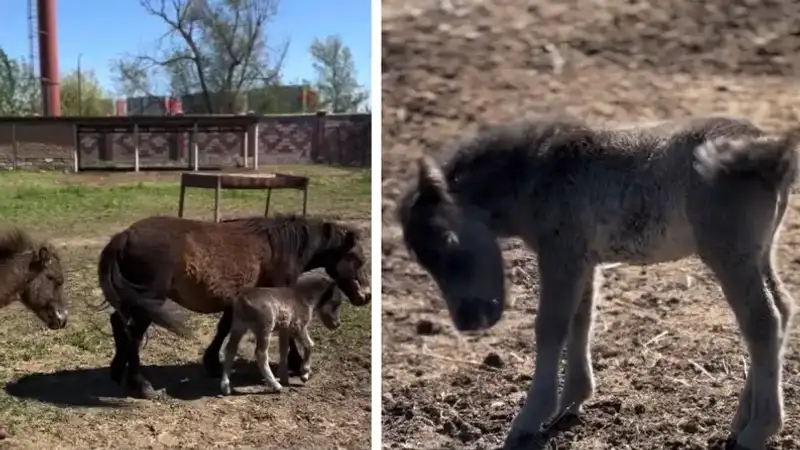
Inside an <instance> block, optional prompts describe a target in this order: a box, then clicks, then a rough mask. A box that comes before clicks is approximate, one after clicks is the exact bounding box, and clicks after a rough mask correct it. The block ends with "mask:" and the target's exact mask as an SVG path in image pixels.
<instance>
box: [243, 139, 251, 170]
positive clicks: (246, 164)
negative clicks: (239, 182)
mask: <svg viewBox="0 0 800 450" xmlns="http://www.w3.org/2000/svg"><path fill="white" fill-rule="evenodd" d="M249 140H250V133H248V130H244V134H242V157H244V168H245V169H247V168H248V167H250V164H249V163H248V162H247V156H248V155H247V143H248V141H249Z"/></svg>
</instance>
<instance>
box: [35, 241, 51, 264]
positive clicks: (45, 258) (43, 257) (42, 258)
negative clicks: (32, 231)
mask: <svg viewBox="0 0 800 450" xmlns="http://www.w3.org/2000/svg"><path fill="white" fill-rule="evenodd" d="M52 256H53V255H51V254H50V249H49V248H47V247H45V246H42V247H40V248H39V251H38V252H37V253H36V257H37V261H38V262H39V264H41V265H43V266H46V265H47V264H48V263H49V262H50V259H51V258H52Z"/></svg>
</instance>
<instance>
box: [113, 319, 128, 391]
mask: <svg viewBox="0 0 800 450" xmlns="http://www.w3.org/2000/svg"><path fill="white" fill-rule="evenodd" d="M126 327H127V325H125V321H124V320H122V316H120V315H119V313H118V312H116V311H114V312H113V313H111V334H112V335H113V336H114V358H113V359H112V360H111V366H110V367H109V370H110V372H111V380H112V381H114V382H115V383H117V384H119V385H121V384H122V378H123V377H124V376H125V369H126V368H127V365H128V346H129V345H130V344H129V343H128V332H127V331H126V330H125V328H126Z"/></svg>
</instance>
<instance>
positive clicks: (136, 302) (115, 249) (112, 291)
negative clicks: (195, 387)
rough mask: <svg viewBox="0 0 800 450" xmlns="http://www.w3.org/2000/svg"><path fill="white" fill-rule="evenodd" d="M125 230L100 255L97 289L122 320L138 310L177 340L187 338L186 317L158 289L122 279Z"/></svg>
mask: <svg viewBox="0 0 800 450" xmlns="http://www.w3.org/2000/svg"><path fill="white" fill-rule="evenodd" d="M129 238H130V236H129V231H128V230H125V231H123V232H121V233H118V234H116V235H114V237H112V238H111V240H110V241H109V243H108V244H107V245H106V246H105V248H103V251H102V252H101V253H100V263H99V264H98V269H97V271H98V277H99V279H100V288H101V289H102V291H103V294H104V296H105V298H106V302H108V304H109V305H111V307H113V308H114V309H115V310H116V311H117V312H118V313H119V314H120V315H121V316H122V318H123V320H124V321H126V322H127V321H128V320H130V316H131V313H132V310H134V309H141V310H144V311H145V312H146V313H147V316H148V317H149V319H150V320H152V321H153V323H154V324H156V325H158V326H160V327H162V328H164V329H166V330H168V331H171V332H173V333H175V334H176V335H178V336H181V337H191V336H192V332H191V330H190V329H189V328H188V327H187V326H186V323H185V320H186V317H185V316H184V315H183V314H181V313H180V312H179V311H177V310H176V309H175V308H169V307H168V305H167V302H166V299H165V295H164V294H163V293H159V289H157V288H155V289H152V288H147V287H145V286H142V285H139V284H135V283H133V282H131V281H130V280H128V279H127V278H125V276H124V275H123V274H122V271H121V270H120V260H121V259H123V257H124V255H125V251H126V247H127V246H128V239H129Z"/></svg>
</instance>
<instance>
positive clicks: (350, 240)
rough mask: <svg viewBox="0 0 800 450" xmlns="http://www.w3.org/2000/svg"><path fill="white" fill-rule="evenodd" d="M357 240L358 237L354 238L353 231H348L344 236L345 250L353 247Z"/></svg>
mask: <svg viewBox="0 0 800 450" xmlns="http://www.w3.org/2000/svg"><path fill="white" fill-rule="evenodd" d="M357 240H358V236H356V233H355V231H348V232H347V234H345V235H344V245H345V247H347V248H352V247H355V246H356V241H357Z"/></svg>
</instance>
